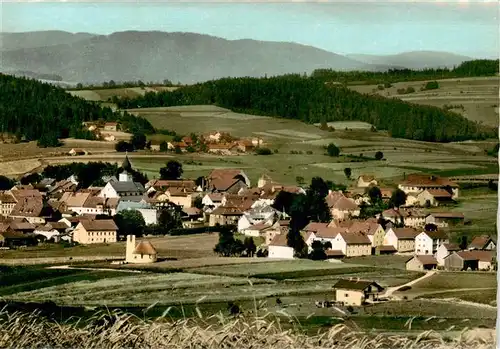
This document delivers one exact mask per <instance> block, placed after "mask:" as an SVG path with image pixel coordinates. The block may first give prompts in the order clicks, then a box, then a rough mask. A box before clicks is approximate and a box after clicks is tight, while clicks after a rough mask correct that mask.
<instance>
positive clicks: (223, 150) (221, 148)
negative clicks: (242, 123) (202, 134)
mask: <svg viewBox="0 0 500 349" xmlns="http://www.w3.org/2000/svg"><path fill="white" fill-rule="evenodd" d="M237 149H238V146H237V145H236V144H234V143H214V144H209V145H208V146H207V151H208V152H209V153H212V154H219V155H232V154H233V152H234V151H236V150H237Z"/></svg>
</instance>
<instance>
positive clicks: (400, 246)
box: [383, 228, 419, 253]
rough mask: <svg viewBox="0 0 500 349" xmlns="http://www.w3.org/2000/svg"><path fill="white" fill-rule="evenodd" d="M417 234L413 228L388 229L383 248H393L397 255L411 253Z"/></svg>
mask: <svg viewBox="0 0 500 349" xmlns="http://www.w3.org/2000/svg"><path fill="white" fill-rule="evenodd" d="M418 234H419V232H418V230H416V229H413V228H389V229H388V230H387V232H386V234H385V236H384V244H383V246H393V247H394V248H395V249H396V250H397V251H398V252H399V253H408V252H413V251H414V250H415V238H416V237H417V236H418Z"/></svg>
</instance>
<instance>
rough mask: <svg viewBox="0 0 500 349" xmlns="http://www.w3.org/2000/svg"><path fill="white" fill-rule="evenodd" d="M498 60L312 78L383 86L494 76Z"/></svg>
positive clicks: (321, 72) (316, 73)
mask: <svg viewBox="0 0 500 349" xmlns="http://www.w3.org/2000/svg"><path fill="white" fill-rule="evenodd" d="M498 70H499V60H498V59H497V60H492V59H476V60H471V61H466V62H463V63H461V64H460V65H458V66H456V67H454V68H453V69H448V68H443V69H421V70H412V69H389V70H388V71H385V72H370V71H350V72H340V71H335V70H332V69H317V70H315V71H314V72H313V73H312V75H311V76H312V77H313V78H316V79H320V80H322V81H325V82H327V81H328V82H334V81H335V82H341V83H347V84H349V83H351V84H352V83H356V84H367V85H372V84H383V83H393V82H400V81H421V80H436V79H451V78H465V77H477V76H495V75H497V74H498Z"/></svg>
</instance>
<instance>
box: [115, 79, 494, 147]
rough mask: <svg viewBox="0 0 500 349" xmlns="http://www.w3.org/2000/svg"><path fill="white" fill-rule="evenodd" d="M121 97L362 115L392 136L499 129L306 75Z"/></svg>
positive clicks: (317, 118) (312, 118) (318, 118)
mask: <svg viewBox="0 0 500 349" xmlns="http://www.w3.org/2000/svg"><path fill="white" fill-rule="evenodd" d="M115 103H117V104H118V106H119V107H120V108H137V107H143V108H145V107H162V106H175V105H196V104H215V105H218V106H220V107H224V108H228V109H232V110H234V111H239V112H244V113H249V114H260V115H268V116H275V117H283V118H289V119H297V120H301V121H304V122H306V123H317V122H328V121H345V120H359V121H365V122H368V123H371V124H373V125H374V126H375V127H376V128H378V129H380V130H388V131H389V133H390V135H391V136H392V137H400V138H408V139H415V140H425V141H435V142H449V141H461V140H466V139H483V138H489V137H495V136H496V135H497V134H498V133H497V132H498V131H497V130H496V129H493V128H487V127H485V126H481V125H479V124H477V123H475V122H472V121H470V120H468V119H466V118H464V117H463V116H461V115H459V114H456V113H452V112H449V111H445V110H443V109H440V108H437V107H432V106H422V105H416V104H410V103H407V102H403V101H401V100H399V99H395V98H394V99H387V98H384V97H380V96H368V95H363V94H360V93H357V92H354V91H351V90H349V89H347V88H345V87H342V86H338V85H335V86H330V85H327V84H325V83H324V82H323V81H322V80H320V79H315V78H311V77H302V76H300V75H286V76H280V77H272V78H227V79H220V80H215V81H209V82H205V83H201V84H196V85H192V86H186V87H182V88H180V89H177V90H175V91H173V92H161V93H146V94H145V95H144V96H143V97H138V98H136V99H121V100H117V99H115Z"/></svg>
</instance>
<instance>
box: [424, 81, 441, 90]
mask: <svg viewBox="0 0 500 349" xmlns="http://www.w3.org/2000/svg"><path fill="white" fill-rule="evenodd" d="M438 88H439V84H438V82H437V81H429V82H427V83H426V84H425V86H424V90H437V89H438Z"/></svg>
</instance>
